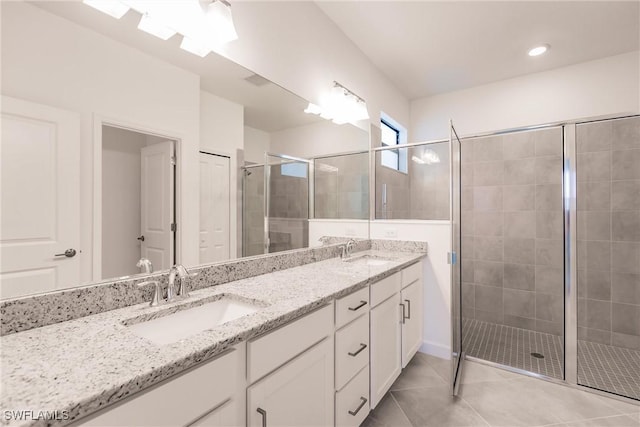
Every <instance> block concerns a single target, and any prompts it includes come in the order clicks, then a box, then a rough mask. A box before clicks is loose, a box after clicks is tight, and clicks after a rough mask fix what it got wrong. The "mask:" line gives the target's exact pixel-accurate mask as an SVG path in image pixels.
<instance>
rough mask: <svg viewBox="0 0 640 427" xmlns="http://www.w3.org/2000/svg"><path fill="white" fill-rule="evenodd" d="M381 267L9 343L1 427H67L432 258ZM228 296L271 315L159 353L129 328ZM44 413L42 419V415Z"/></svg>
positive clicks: (35, 333)
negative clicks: (47, 416)
mask: <svg viewBox="0 0 640 427" xmlns="http://www.w3.org/2000/svg"><path fill="white" fill-rule="evenodd" d="M361 255H374V256H379V257H385V258H389V259H392V260H393V261H391V262H389V263H387V264H384V265H381V266H369V265H366V264H364V263H347V262H342V261H341V260H340V259H339V258H332V259H328V260H325V261H320V262H316V263H311V264H306V265H303V266H299V267H294V268H290V269H287V270H282V271H277V272H274V273H269V274H264V275H261V276H255V277H251V278H247V279H242V280H238V281H234V282H229V283H225V284H221V285H217V286H212V287H209V288H204V289H200V290H197V291H193V292H191V295H190V297H189V298H187V299H184V300H181V301H177V302H174V303H171V304H164V305H160V306H158V307H150V306H149V305H148V303H144V304H137V305H132V306H129V307H125V308H121V309H117V310H112V311H108V312H104V313H100V314H95V315H91V316H87V317H82V318H79V319H75V320H70V321H66V322H62V323H56V324H53V325H48V326H44V327H41V328H37V329H31V330H28V331H24V332H19V333H15V334H12V335H7V336H4V337H0V356H1V368H2V372H1V376H0V384H1V387H2V391H1V396H0V408H1V409H2V418H1V419H0V424H2V425H12V426H13V425H16V426H17V425H24V426H26V425H38V426H40V425H64V424H66V423H68V422H70V421H71V420H74V419H77V418H79V417H82V416H84V415H87V414H89V413H92V412H94V411H96V410H98V409H101V408H103V407H105V406H106V405H109V404H111V403H114V402H116V401H118V400H120V399H122V398H124V397H127V396H129V395H131V394H133V393H136V392H138V391H140V390H142V389H144V388H146V387H149V386H150V385H152V384H155V383H157V382H159V381H162V380H164V379H166V378H168V377H170V376H172V375H175V374H177V373H179V372H181V371H183V370H185V369H187V368H189V367H191V366H193V365H195V364H197V363H199V362H202V361H203V360H206V359H208V358H210V357H212V356H214V355H216V354H219V353H220V352H222V351H224V350H226V349H227V348H229V347H231V346H233V345H236V344H237V343H239V342H242V341H245V340H248V339H250V338H253V337H255V336H258V335H260V334H262V333H264V332H266V331H269V330H270V329H273V328H276V327H278V326H280V325H282V324H284V323H286V322H289V321H291V320H293V319H295V318H296V317H299V316H302V315H303V314H305V313H307V312H310V311H312V310H313V309H315V308H317V307H320V306H322V305H324V304H326V303H328V302H329V301H331V300H332V299H334V298H340V297H342V296H344V295H347V294H349V293H351V292H353V291H355V290H358V289H361V288H363V287H365V286H367V285H368V284H369V283H371V282H374V281H377V280H379V279H381V278H383V277H386V276H388V275H390V274H393V273H395V272H396V271H399V270H400V269H402V268H404V267H406V266H408V265H410V264H413V263H415V262H417V261H419V260H420V259H421V258H422V257H424V256H425V253H423V252H413V253H411V252H388V251H379V250H368V251H363V252H358V253H355V254H354V255H353V257H358V256H361ZM220 294H227V295H230V296H232V297H238V298H240V299H248V300H251V301H255V302H258V303H259V304H261V305H263V306H264V308H262V309H260V310H259V311H257V312H256V313H253V314H250V315H247V316H245V317H241V318H239V319H236V320H234V321H231V322H229V323H226V324H223V325H220V326H218V327H216V328H215V329H211V330H207V331H203V332H201V333H198V334H196V335H193V336H191V337H189V338H186V339H183V340H181V341H178V342H176V343H172V344H167V345H162V346H160V345H157V344H154V343H153V342H151V341H148V340H146V339H144V338H141V337H140V336H138V335H136V334H134V333H133V332H132V331H130V330H128V328H127V327H126V326H125V325H124V323H126V322H127V321H131V319H134V318H138V317H140V316H149V317H153V316H154V314H155V313H157V312H162V311H164V310H167V309H169V308H172V307H174V306H178V305H185V304H186V305H198V302H199V301H201V300H202V299H207V300H209V299H213V298H215V296H216V295H218V296H219V295H220ZM17 410H32V411H35V412H37V411H68V412H67V414H68V417H69V420H66V421H63V420H58V421H55V420H54V421H46V420H37V421H34V420H31V421H30V420H24V421H15V420H7V417H6V415H5V414H4V413H5V411H17ZM35 415H37V414H35Z"/></svg>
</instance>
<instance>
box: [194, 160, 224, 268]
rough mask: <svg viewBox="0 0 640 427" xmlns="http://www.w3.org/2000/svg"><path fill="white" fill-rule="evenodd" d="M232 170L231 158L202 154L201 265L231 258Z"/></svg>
mask: <svg viewBox="0 0 640 427" xmlns="http://www.w3.org/2000/svg"><path fill="white" fill-rule="evenodd" d="M229 168H230V159H229V157H226V156H219V155H216V154H210V153H205V152H203V151H201V152H200V245H199V248H200V263H201V264H205V263H211V262H217V261H224V260H227V259H229V258H230V257H231V253H230V236H231V235H230V233H231V224H230V217H231V216H230V209H231V200H230V187H229V183H230V178H229V177H230V175H229V173H230V169H229Z"/></svg>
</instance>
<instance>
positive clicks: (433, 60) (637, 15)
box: [317, 0, 640, 99]
mask: <svg viewBox="0 0 640 427" xmlns="http://www.w3.org/2000/svg"><path fill="white" fill-rule="evenodd" d="M317 4H318V6H319V7H320V8H321V9H322V10H323V11H324V12H325V13H326V14H327V16H329V18H330V19H332V20H333V21H334V22H335V23H336V25H337V26H338V27H339V28H340V29H341V30H342V31H343V32H344V33H345V34H346V35H347V36H348V37H349V38H350V39H351V40H353V42H354V43H355V44H356V45H357V46H358V47H359V48H360V50H362V52H364V53H365V55H367V56H368V57H369V58H370V59H371V61H372V62H373V64H375V65H376V66H377V67H378V68H379V69H380V70H381V71H382V72H383V73H385V74H386V75H387V76H388V78H389V79H390V80H391V81H392V82H393V83H394V84H395V85H396V86H397V87H398V89H400V91H401V92H403V93H404V95H405V96H407V97H408V98H409V99H415V98H421V97H425V96H430V95H434V94H438V93H443V92H449V91H454V90H459V89H464V88H468V87H472V86H477V85H482V84H486V83H490V82H494V81H498V80H503V79H508V78H512V77H516V76H520V75H524V74H529V73H534V72H539V71H545V70H550V69H553V68H558V67H563V66H567V65H570V64H575V63H579V62H584V61H589V60H593V59H597V58H602V57H606V56H611V55H616V54H620V53H624V52H629V51H633V50H637V49H638V48H639V45H640V8H639V5H640V2H639V1H513V0H512V1H427V0H423V1H319V2H317ZM541 43H548V44H550V45H551V49H550V50H549V52H548V53H546V54H545V55H542V56H539V57H535V58H532V57H529V56H528V55H527V51H528V50H529V49H530V48H531V47H534V46H536V45H538V44H541Z"/></svg>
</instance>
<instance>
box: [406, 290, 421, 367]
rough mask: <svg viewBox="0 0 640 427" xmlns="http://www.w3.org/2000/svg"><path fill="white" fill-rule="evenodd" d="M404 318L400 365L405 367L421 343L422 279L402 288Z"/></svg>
mask: <svg viewBox="0 0 640 427" xmlns="http://www.w3.org/2000/svg"><path fill="white" fill-rule="evenodd" d="M401 296H402V304H404V307H405V308H404V320H403V322H402V367H403V368H404V367H406V366H407V364H408V363H409V362H410V361H411V358H413V356H414V355H415V354H416V352H417V351H418V349H419V348H420V346H421V345H422V325H423V322H422V312H423V310H422V306H423V304H422V280H416V281H415V282H413V283H412V284H411V285H409V286H407V287H406V288H404V289H403V290H402V293H401Z"/></svg>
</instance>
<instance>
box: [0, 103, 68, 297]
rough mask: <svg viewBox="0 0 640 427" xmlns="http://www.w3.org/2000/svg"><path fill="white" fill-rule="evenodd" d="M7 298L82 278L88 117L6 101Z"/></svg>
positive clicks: (3, 248) (1, 273) (1, 236)
mask: <svg viewBox="0 0 640 427" xmlns="http://www.w3.org/2000/svg"><path fill="white" fill-rule="evenodd" d="M0 126H1V127H2V137H1V139H0V140H1V147H0V151H1V153H2V154H1V155H0V161H1V164H0V168H1V174H2V175H1V181H0V183H1V184H0V193H1V204H2V215H1V217H2V219H1V221H0V222H1V226H0V252H1V258H0V296H1V297H2V298H11V297H18V296H22V295H28V294H33V293H39V292H46V291H52V290H56V289H61V288H64V287H68V286H72V285H76V284H77V283H78V282H79V279H80V256H81V255H80V247H79V244H80V227H79V223H80V180H79V176H80V157H79V156H80V118H79V115H78V114H76V113H72V112H69V111H65V110H60V109H57V108H52V107H48V106H45V105H40V104H35V103H31V102H26V101H22V100H19V99H15V98H9V97H5V96H3V97H2V121H1V123H0Z"/></svg>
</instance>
